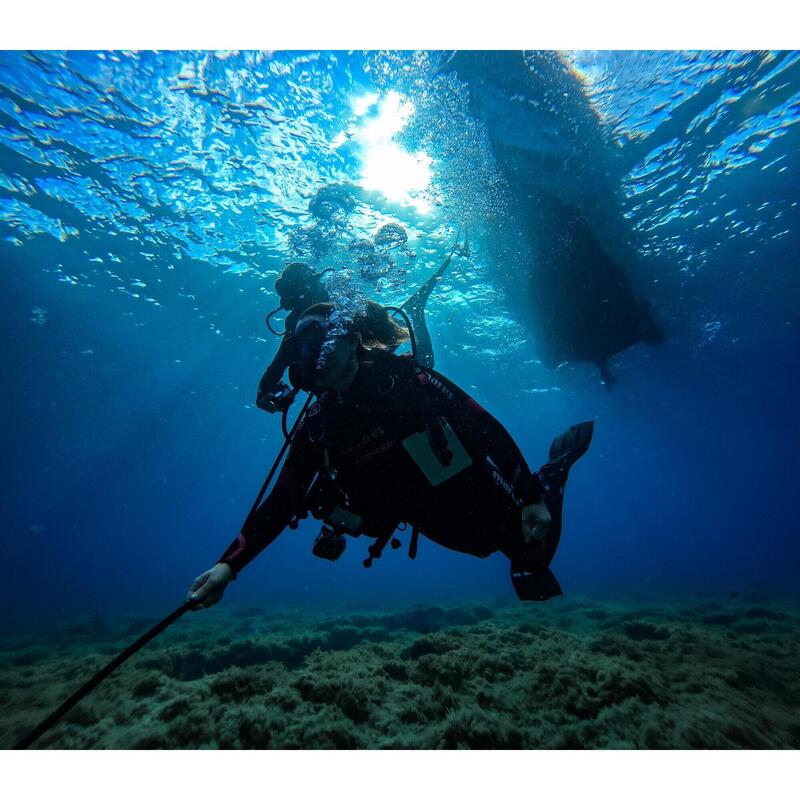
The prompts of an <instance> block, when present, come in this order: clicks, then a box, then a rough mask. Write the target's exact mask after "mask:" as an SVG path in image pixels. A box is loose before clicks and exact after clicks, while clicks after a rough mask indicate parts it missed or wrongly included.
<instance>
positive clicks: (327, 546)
mask: <svg viewBox="0 0 800 800" xmlns="http://www.w3.org/2000/svg"><path fill="white" fill-rule="evenodd" d="M346 546H347V542H346V541H345V538H344V534H342V533H340V532H339V531H337V530H335V529H334V528H331V527H330V526H328V525H323V526H322V528H321V529H320V532H319V534H318V535H317V538H316V539H314V546H313V547H312V548H311V552H312V553H313V554H314V555H315V556H317V557H318V558H324V559H326V560H328V561H336V560H337V559H338V558H339V556H340V555H341V554H342V553H344V548H345V547H346Z"/></svg>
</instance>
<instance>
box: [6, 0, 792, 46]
mask: <svg viewBox="0 0 800 800" xmlns="http://www.w3.org/2000/svg"><path fill="white" fill-rule="evenodd" d="M798 7H800V4H798V3H796V2H795V3H792V2H790V0H760V1H759V2H758V3H753V2H752V1H751V2H746V3H745V2H742V1H741V0H667V2H647V0H569V2H557V0H483V1H482V2H474V0H400V1H398V2H380V0H261V1H260V2H259V0H214V1H213V2H212V1H211V0H194V1H193V2H189V0H168V1H167V2H165V1H164V0H137V1H136V2H129V3H122V2H114V0H69V1H68V2H67V1H66V0H34V2H28V3H25V2H21V0H15V1H14V2H9V3H7V4H5V7H4V9H3V14H2V24H0V48H3V49H132V48H137V49H182V48H199V49H235V48H238V49H278V50H286V49H300V50H304V49H312V50H313V49H383V48H390V49H393V48H394V49H409V48H413V49H416V48H434V49H446V50H447V49H454V48H488V49H493V48H498V49H535V48H553V49H615V48H623V49H627V48H632V49H675V48H679V49H698V48H708V49H726V48H730V49H753V48H771V49H772V48H778V49H781V48H788V49H793V48H797V47H798V46H799V45H800V25H798V18H799V17H800V12H798V10H797V9H798Z"/></svg>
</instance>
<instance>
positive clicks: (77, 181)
mask: <svg viewBox="0 0 800 800" xmlns="http://www.w3.org/2000/svg"><path fill="white" fill-rule="evenodd" d="M449 56H450V54H444V53H414V54H411V53H382V54H378V53H340V52H336V53H330V52H322V53H264V54H256V53H157V54H156V53H127V52H124V53H123V52H119V53H88V52H87V53H67V54H62V53H34V54H30V53H28V54H26V53H13V52H5V53H2V54H0V261H1V263H2V271H1V272H0V282H1V283H2V297H3V300H4V313H3V315H2V317H0V324H1V325H2V331H3V351H2V352H3V363H2V368H3V375H4V384H3V385H4V391H3V393H2V423H1V424H2V441H3V448H2V475H3V483H2V504H1V506H0V507H1V508H2V523H1V524H2V535H3V554H4V570H3V576H4V579H3V581H2V589H0V602H1V603H2V620H3V624H4V625H5V626H9V627H13V626H14V625H17V624H21V623H25V624H28V625H37V624H46V623H50V622H53V621H59V620H68V619H71V618H74V617H77V616H80V615H83V614H87V613H91V612H94V611H102V612H103V613H136V612H141V613H153V614H158V613H159V612H163V613H166V612H167V611H168V610H169V609H171V608H172V607H174V606H175V605H177V604H178V603H179V602H180V601H181V600H182V598H183V596H184V593H185V590H186V588H187V587H188V584H189V583H190V581H191V580H192V579H193V578H194V576H195V575H197V574H198V573H200V572H202V571H203V570H205V569H206V568H208V567H210V566H211V565H212V564H213V563H214V561H215V560H216V559H217V558H218V557H219V556H220V555H221V553H222V551H223V550H224V548H225V547H226V546H227V544H228V543H229V541H230V540H231V539H232V538H233V537H234V536H235V535H236V533H237V532H238V529H239V526H240V525H241V522H242V520H243V519H244V516H245V515H246V513H247V510H248V509H249V506H250V503H251V502H252V499H253V497H254V496H255V494H256V492H257V491H258V488H259V486H260V484H261V481H262V479H263V477H264V475H265V474H266V471H267V469H268V468H269V466H270V464H271V463H272V460H273V458H274V456H275V454H276V452H277V450H278V448H279V446H280V444H281V442H282V435H281V432H280V425H279V420H278V418H276V417H274V416H269V415H267V414H265V413H263V412H262V411H260V410H259V409H257V408H256V407H255V405H254V403H255V391H256V386H257V384H258V380H259V378H260V376H261V372H262V370H263V368H264V366H265V365H266V364H267V363H268V362H269V360H270V358H271V357H272V354H273V353H274V350H275V348H276V346H277V340H276V339H274V337H272V336H271V335H270V334H269V333H268V332H267V331H266V329H265V328H264V324H263V318H264V315H265V314H266V313H267V312H268V311H269V310H271V309H272V308H274V307H275V305H277V302H276V299H275V295H274V292H273V284H274V280H275V278H276V277H277V275H278V274H279V273H280V270H281V269H282V268H283V266H284V265H285V264H286V263H287V262H288V261H291V260H298V259H301V258H302V259H304V260H306V261H308V262H309V263H312V264H314V265H315V266H317V267H318V268H323V267H328V266H331V267H333V268H334V269H335V270H337V272H336V276H335V277H336V279H337V280H338V281H339V283H338V284H337V288H338V290H340V291H341V294H342V297H345V298H347V297H349V298H352V297H353V296H362V297H363V296H369V297H373V298H375V299H378V300H380V301H382V302H398V301H402V300H403V299H404V298H405V297H407V296H408V295H409V294H410V293H411V291H413V289H414V288H416V286H418V285H419V284H420V283H421V282H422V281H423V280H424V278H425V277H426V276H427V275H429V274H430V273H431V271H432V270H433V269H434V268H435V266H437V265H438V263H439V262H440V261H441V260H442V258H444V256H445V255H446V253H447V252H448V251H449V248H450V247H451V245H452V243H453V242H454V241H455V238H456V236H457V234H458V230H459V227H460V226H462V225H468V226H469V229H470V231H471V235H472V244H473V249H472V255H471V257H470V258H469V259H465V258H459V259H456V261H455V262H454V263H453V266H452V267H451V269H450V270H449V272H448V273H447V275H446V277H445V279H444V280H443V281H442V282H441V284H440V285H439V288H437V290H436V292H435V293H434V294H433V296H432V298H431V300H430V303H429V306H428V319H429V322H430V327H431V332H432V337H433V341H434V347H435V351H436V356H437V369H439V370H441V371H442V372H443V373H445V374H446V375H448V376H449V377H451V378H452V379H453V380H455V381H456V382H457V383H459V384H460V385H461V386H463V387H464V388H465V389H467V391H469V392H471V393H472V394H473V395H474V396H475V397H476V399H477V400H478V401H479V402H481V403H482V404H483V405H485V406H486V407H487V408H488V409H489V410H490V411H491V412H492V413H493V414H494V415H495V416H496V417H497V418H498V419H499V420H500V421H501V422H503V423H504V424H505V425H506V427H507V428H508V429H509V431H510V432H511V433H512V434H513V435H514V437H515V438H516V439H517V441H518V443H519V445H520V447H521V449H522V450H523V452H524V453H525V454H526V456H527V457H528V460H529V463H530V464H531V466H536V465H538V464H539V463H541V462H543V461H544V460H545V456H546V452H547V447H548V445H549V442H550V440H551V438H552V437H553V436H554V435H555V434H557V433H558V432H560V431H561V430H562V429H564V428H565V427H567V426H568V425H570V424H572V423H573V422H577V421H580V420H583V419H593V420H595V424H596V435H595V440H594V443H593V445H592V448H591V450H590V452H589V454H588V455H587V457H586V458H585V459H583V460H582V461H581V462H580V464H579V465H578V466H577V467H576V468H575V470H574V473H573V476H572V477H571V479H570V484H569V487H568V491H567V499H566V519H565V530H564V535H563V537H562V542H561V546H560V549H559V552H558V554H557V556H556V560H555V561H554V564H553V567H554V570H555V572H556V574H557V575H558V577H559V580H560V581H561V583H562V586H563V588H564V590H565V592H567V593H576V592H577V593H584V592H601V593H602V592H605V593H612V592H617V591H621V592H631V591H632V592H639V593H641V594H643V595H648V594H655V593H659V592H660V593H663V592H667V593H669V592H675V593H679V592H686V591H689V592H705V591H720V590H722V591H741V590H744V589H754V588H757V589H764V590H768V591H776V592H780V591H786V590H790V589H793V588H796V586H797V581H798V577H800V548H798V544H797V535H798V531H799V530H800V513H798V504H797V500H796V498H797V488H796V482H797V475H798V470H797V455H796V449H797V447H798V444H800V441H799V437H798V427H797V421H796V415H797V408H798V405H799V403H798V401H799V400H800V379H799V378H798V374H799V369H798V368H799V367H800V359H799V358H798V353H800V348H799V345H800V336H799V335H798V329H799V327H800V315H798V303H799V302H800V291H798V290H799V289H800V287H799V286H798V245H799V244H800V208H799V207H798V202H800V163H798V158H797V154H798V151H799V150H798V145H800V126H798V125H797V124H796V123H797V122H798V121H800V57H799V56H798V55H797V54H796V53H732V52H726V53H717V52H715V53H689V54H683V53H637V52H610V53H602V52H600V53H583V52H573V53H565V54H561V55H560V56H559V60H560V61H559V63H560V64H561V65H562V68H563V69H562V71H561V72H560V73H559V77H558V82H556V83H553V84H552V85H545V86H544V88H542V86H541V85H540V83H537V82H532V83H531V87H532V88H531V89H530V92H531V93H532V94H531V96H527V97H525V98H523V100H522V101H521V100H520V98H519V97H518V96H517V95H515V94H514V92H515V90H514V89H513V88H511V89H509V88H508V87H507V86H506V87H505V89H504V86H503V83H504V80H503V79H504V77H505V76H503V75H497V74H492V75H471V76H468V77H465V76H463V75H459V74H457V73H453V72H448V71H446V70H442V69H440V66H441V65H442V64H443V63H445V62H446V61H447V59H448V58H449ZM530 69H531V70H534V71H535V70H536V62H535V59H534V60H533V61H532V62H530ZM509 82H510V79H509ZM562 89H564V91H563V92H562V91H561V90H562ZM536 92H540V95H539V96H538V97H537V96H535V93H536ZM568 95H569V98H568V100H563V101H562V100H561V99H559V98H561V97H563V98H567V97H568ZM521 104H522V105H521ZM581 115H583V116H581ZM586 120H589V121H591V124H589V123H588V122H586ZM501 123H502V124H501ZM500 140H502V141H504V142H513V144H514V146H515V147H517V148H519V149H521V150H522V151H523V152H530V153H533V154H535V157H536V158H537V159H539V162H537V163H542V164H550V165H551V166H552V170H551V171H547V170H543V171H542V172H540V173H537V176H536V181H538V182H539V184H540V185H555V184H557V185H558V191H559V192H561V193H563V195H564V196H570V197H573V198H576V197H580V198H584V197H589V196H594V197H595V198H596V201H595V205H596V206H598V207H599V206H601V205H602V203H603V199H604V198H605V197H606V194H605V193H606V192H613V193H614V194H615V196H617V197H619V199H620V212H621V213H619V214H618V215H617V216H616V217H615V220H614V224H613V225H612V226H610V227H609V226H605V225H597V228H598V231H597V233H598V236H600V237H601V238H602V237H605V239H606V240H608V241H606V242H604V244H607V246H608V247H610V248H614V247H615V246H616V245H618V244H620V243H621V242H623V241H624V242H625V244H626V246H629V247H628V255H627V256H624V257H623V256H622V255H619V259H620V261H621V263H622V265H623V267H624V268H625V270H626V272H627V273H628V276H629V277H630V280H631V281H632V283H633V284H634V285H635V286H636V287H637V290H638V291H641V293H642V294H643V295H644V296H645V297H646V298H647V299H648V301H649V302H650V305H651V308H652V310H653V313H654V315H655V317H656V318H657V319H658V320H659V321H660V323H661V324H662V325H663V327H664V330H665V334H666V341H665V343H664V344H662V345H660V346H658V347H646V346H644V345H641V344H639V345H636V346H634V347H632V348H630V349H627V350H625V351H624V352H622V353H621V354H619V355H616V356H614V357H613V359H612V362H611V363H612V367H613V370H614V373H615V375H616V377H617V378H618V383H617V384H616V385H615V386H614V387H613V388H612V389H611V390H610V391H609V390H608V389H606V388H605V387H604V386H603V385H602V383H601V382H600V380H599V377H598V372H597V368H596V367H595V366H594V365H592V364H587V363H583V362H574V363H573V362H570V363H566V364H562V365H561V366H560V367H558V368H557V369H553V368H550V367H548V366H545V365H544V364H543V363H542V358H541V347H540V344H541V343H540V342H538V341H537V339H536V336H535V334H534V333H533V331H535V329H536V328H535V324H532V320H531V317H530V314H531V313H532V312H531V311H530V309H529V308H526V306H525V300H524V298H522V297H520V295H519V293H518V291H517V288H516V287H518V286H519V282H520V281H522V280H524V274H523V271H524V269H525V266H524V263H523V261H521V260H518V258H517V257H513V258H511V257H505V258H501V257H498V253H506V254H508V253H511V252H515V251H514V250H513V242H512V243H511V244H509V242H506V241H503V242H501V241H498V237H499V236H500V234H499V233H498V228H497V226H496V220H497V219H498V218H499V217H504V215H506V214H508V215H511V216H513V211H514V209H513V202H512V201H511V200H510V196H511V195H510V193H509V187H508V186H507V185H506V184H505V183H504V179H503V177H502V169H501V166H502V165H499V164H498V158H499V156H498V150H497V148H496V144H497V142H498V141H500ZM567 163H568V164H569V168H568V169H567V168H565V167H564V165H565V164H567ZM609 164H613V165H614V166H613V168H612V167H609V166H608V165H609ZM329 187H340V188H339V189H338V190H335V191H333V193H332V194H331V195H330V196H329V202H328V204H327V205H323V206H320V203H319V200H320V197H322V199H324V198H325V192H326V191H328V192H329V191H330V188H329ZM341 187H345V188H344V189H341ZM320 190H323V193H322V195H321V196H320V195H319V194H318V193H319V192H320ZM315 198H316V203H315ZM581 202H582V201H581ZM587 202H588V201H587ZM511 216H509V217H508V218H511ZM386 222H396V223H399V224H401V225H402V226H403V227H404V229H405V230H406V231H407V232H408V236H409V242H408V247H407V249H406V250H405V251H397V252H395V251H393V252H392V254H391V263H389V265H388V267H387V262H379V261H376V262H374V263H372V264H370V265H368V268H365V269H363V270H358V269H354V266H353V252H354V251H353V248H352V243H353V242H355V241H357V240H359V239H369V238H370V237H371V236H372V235H373V234H374V232H375V231H376V230H377V229H378V228H379V227H380V225H381V224H384V223H386ZM514 224H517V225H520V226H521V225H524V224H525V221H524V220H517V221H515V223H514ZM503 235H507V234H506V233H504V234H503ZM536 235H538V236H541V237H544V238H545V239H546V238H547V237H556V236H557V235H558V232H557V231H548V230H543V231H541V232H539V231H537V232H536ZM412 253H413V255H412ZM533 322H535V320H534V321H533ZM315 532H316V527H315V525H313V524H310V523H304V524H302V525H301V526H300V529H299V530H298V531H296V532H292V531H287V532H286V533H285V534H284V535H283V536H282V537H281V538H279V539H278V541H277V542H275V544H274V545H273V546H271V547H270V548H269V549H268V550H267V551H265V552H264V553H263V554H262V555H261V556H260V557H259V558H258V559H257V561H256V562H254V563H253V564H252V565H251V566H250V567H248V568H247V570H246V571H245V572H243V573H242V575H241V576H240V578H239V579H238V580H237V581H236V583H235V584H233V585H232V586H231V587H230V588H229V590H228V593H227V595H226V597H225V600H224V602H225V603H226V604H249V605H252V604H263V605H265V606H270V605H276V606H277V605H283V606H286V605H288V606H314V607H322V608H328V607H330V608H336V607H341V606H342V605H347V606H350V607H358V606H365V607H368V606H375V607H381V606H386V605H391V604H396V603H403V604H405V603H414V602H423V601H424V602H428V601H442V600H450V601H453V602H460V601H467V600H470V599H472V598H486V597H505V598H512V597H513V595H512V589H511V587H510V584H509V581H508V574H507V562H506V561H505V559H504V558H503V557H502V556H499V555H498V556H495V557H492V558H490V559H488V560H486V561H482V560H479V559H475V558H471V557H469V556H465V555H459V554H456V553H452V552H448V551H445V550H442V549H440V548H438V547H437V546H435V545H434V544H433V543H431V542H429V541H427V540H424V539H423V540H422V541H421V542H420V552H419V556H418V558H417V560H416V561H415V562H411V561H409V560H408V558H407V557H406V556H405V552H404V551H398V552H391V551H388V550H387V552H386V553H385V555H384V557H383V558H382V559H381V561H379V562H377V563H376V564H375V565H374V567H373V569H371V570H365V569H363V568H362V566H361V560H362V558H363V557H364V556H365V553H364V552H363V551H364V549H365V547H366V545H365V544H364V543H363V542H362V541H360V540H357V541H351V542H350V543H349V546H348V549H347V552H346V553H345V555H344V556H343V557H342V559H341V560H340V561H339V562H338V563H336V564H330V563H328V562H324V561H321V560H319V559H316V558H314V557H312V555H311V552H310V549H311V542H312V539H313V536H314V534H315Z"/></svg>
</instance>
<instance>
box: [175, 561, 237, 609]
mask: <svg viewBox="0 0 800 800" xmlns="http://www.w3.org/2000/svg"><path fill="white" fill-rule="evenodd" d="M232 580H233V571H232V570H231V568H230V566H229V565H228V564H224V563H222V562H220V563H219V564H214V566H213V567H211V569H207V570H206V571H205V572H204V573H203V574H202V575H198V576H197V577H196V578H195V579H194V581H193V582H192V585H191V588H190V589H189V593H188V594H187V595H186V600H187V601H193V602H195V605H194V606H193V607H192V611H198V610H199V609H201V608H209V607H210V606H213V605H214V603H218V602H219V601H220V600H221V599H222V595H223V594H225V587H226V586H227V585H228V584H229V583H230V582H231V581H232Z"/></svg>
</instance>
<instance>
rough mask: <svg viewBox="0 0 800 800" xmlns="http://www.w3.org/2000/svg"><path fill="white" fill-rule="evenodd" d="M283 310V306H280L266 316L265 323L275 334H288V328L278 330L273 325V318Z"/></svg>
mask: <svg viewBox="0 0 800 800" xmlns="http://www.w3.org/2000/svg"><path fill="white" fill-rule="evenodd" d="M279 311H283V307H282V306H278V307H277V308H274V309H273V310H272V311H270V312H269V314H267V316H266V317H264V324H265V325H266V326H267V328H269V332H270V333H273V334H275V336H286V330H283V331H276V330H275V328H273V327H272V318H273V317H274V316H275V315H276V314H277V313H278V312H279Z"/></svg>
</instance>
